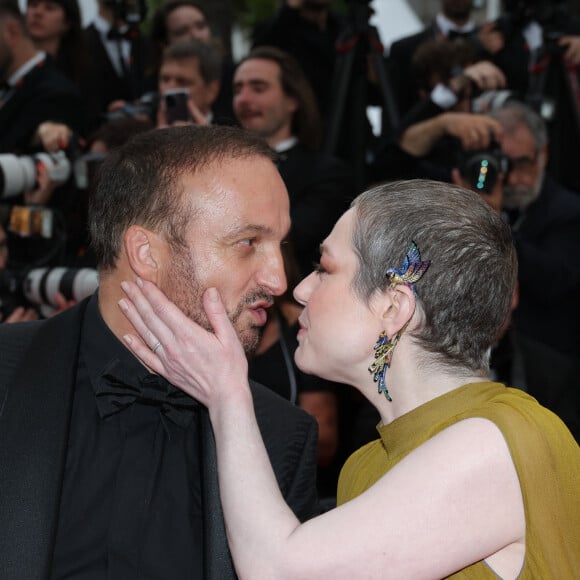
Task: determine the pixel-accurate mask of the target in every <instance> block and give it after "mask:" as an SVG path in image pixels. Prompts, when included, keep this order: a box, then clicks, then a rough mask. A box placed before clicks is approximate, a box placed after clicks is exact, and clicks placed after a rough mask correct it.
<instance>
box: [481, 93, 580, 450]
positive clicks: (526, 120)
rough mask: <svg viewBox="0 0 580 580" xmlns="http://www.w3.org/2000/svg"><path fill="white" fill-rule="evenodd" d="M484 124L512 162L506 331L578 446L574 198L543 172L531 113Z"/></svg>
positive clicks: (531, 385) (506, 202) (579, 202)
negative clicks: (511, 274) (510, 311)
mask: <svg viewBox="0 0 580 580" xmlns="http://www.w3.org/2000/svg"><path fill="white" fill-rule="evenodd" d="M490 117H492V118H494V119H495V120H496V121H498V122H499V123H500V124H501V126H502V129H503V136H502V139H501V148H502V151H503V153H504V154H505V155H507V156H508V157H509V158H510V159H511V160H512V163H511V165H512V167H511V170H510V172H509V174H508V176H507V177H506V178H505V182H504V188H503V202H502V205H503V208H504V209H505V210H506V211H507V213H508V215H509V217H510V221H511V224H512V231H513V235H514V241H515V245H516V249H517V253H518V264H519V268H518V270H519V271H518V279H519V285H520V288H519V304H518V307H517V308H516V310H515V311H514V316H513V325H514V329H515V343H516V347H517V349H518V351H519V353H520V355H521V357H522V364H523V371H524V375H525V382H526V386H527V390H528V391H529V392H530V393H531V394H532V395H533V396H534V397H535V398H537V399H538V401H540V403H542V404H543V405H545V406H546V407H548V408H549V409H551V410H552V411H554V412H555V413H557V414H558V415H559V416H560V417H561V418H562V420H563V421H564V422H565V423H566V424H567V425H568V428H569V429H570V431H571V432H572V434H573V435H574V436H575V437H576V440H577V441H580V390H579V389H578V385H577V380H578V373H579V372H580V333H579V332H578V328H580V301H579V300H578V296H579V295H580V257H579V256H578V253H577V252H576V251H575V248H578V247H579V246H580V196H579V195H578V193H577V192H574V191H570V190H568V189H566V188H564V187H562V185H560V184H559V183H558V182H557V181H556V180H555V179H554V178H553V177H552V176H551V175H550V174H549V172H548V171H547V170H546V167H547V163H548V154H549V144H548V132H547V128H546V126H545V123H544V122H543V121H542V119H541V118H540V116H539V115H538V114H537V113H535V112H534V111H533V110H532V109H530V107H528V106H526V105H523V104H521V103H516V102H512V103H509V104H506V105H505V106H504V107H502V108H500V109H498V110H497V111H494V112H492V113H490Z"/></svg>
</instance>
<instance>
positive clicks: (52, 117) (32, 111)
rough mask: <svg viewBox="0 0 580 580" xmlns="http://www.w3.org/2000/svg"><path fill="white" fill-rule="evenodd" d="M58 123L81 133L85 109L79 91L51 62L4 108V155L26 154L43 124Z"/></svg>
mask: <svg viewBox="0 0 580 580" xmlns="http://www.w3.org/2000/svg"><path fill="white" fill-rule="evenodd" d="M44 121H57V122H60V123H65V124H66V125H68V126H69V127H71V128H72V129H73V130H75V131H77V132H81V131H82V129H83V126H84V108H83V104H82V101H81V97H80V93H79V91H78V89H77V87H76V86H75V85H74V84H73V83H72V81H70V80H69V79H67V78H66V77H65V76H64V75H63V74H62V73H61V72H60V71H59V70H58V69H57V68H56V65H55V64H54V62H53V61H52V60H51V59H50V58H47V59H46V60H45V61H44V62H43V63H41V64H40V65H38V66H36V67H34V68H33V69H32V70H31V71H30V72H29V73H28V74H27V75H26V76H25V77H24V78H23V79H22V81H21V82H20V83H19V84H18V86H17V87H16V88H15V90H14V93H13V94H12V96H11V97H10V98H9V99H8V100H7V101H6V102H5V103H4V105H3V106H1V107H0V127H2V130H0V152H5V153H13V152H23V151H26V150H27V149H28V148H29V147H30V142H31V140H32V137H33V135H34V132H35V131H36V128H37V127H38V125H40V123H42V122H44Z"/></svg>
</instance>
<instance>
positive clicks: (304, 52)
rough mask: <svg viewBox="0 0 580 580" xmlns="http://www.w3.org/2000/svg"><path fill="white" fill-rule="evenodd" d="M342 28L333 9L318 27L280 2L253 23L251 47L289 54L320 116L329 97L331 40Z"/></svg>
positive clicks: (333, 58)
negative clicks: (274, 10)
mask: <svg viewBox="0 0 580 580" xmlns="http://www.w3.org/2000/svg"><path fill="white" fill-rule="evenodd" d="M343 29H344V22H343V20H342V19H341V18H340V17H339V16H338V15H336V14H334V13H333V12H329V13H328V19H327V22H326V28H325V29H324V30H321V29H320V27H319V26H318V25H317V24H316V23H314V22H311V21H309V20H306V19H305V18H303V17H302V16H301V15H300V12H299V10H297V9H295V8H290V7H288V5H287V4H285V3H284V4H283V5H282V7H281V8H280V10H278V12H277V13H276V14H275V15H274V16H272V17H271V18H269V19H268V20H266V21H264V22H261V23H259V24H258V25H257V26H256V28H255V29H254V32H253V46H260V45H269V46H277V47H278V48H280V49H282V50H284V51H286V52H288V53H290V54H291V55H292V56H293V57H294V58H295V59H296V60H297V61H298V63H299V64H300V66H301V67H302V70H303V71H304V74H305V75H306V78H307V79H308V81H309V82H310V85H311V86H312V89H313V90H314V94H315V95H316V100H317V103H318V108H319V110H320V112H321V114H323V115H324V113H325V112H326V111H328V103H329V102H330V101H331V100H332V99H331V88H332V78H333V74H334V63H335V60H336V52H335V43H336V41H337V39H338V37H339V34H340V33H341V31H342V30H343Z"/></svg>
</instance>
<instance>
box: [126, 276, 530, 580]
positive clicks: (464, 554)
mask: <svg viewBox="0 0 580 580" xmlns="http://www.w3.org/2000/svg"><path fill="white" fill-rule="evenodd" d="M123 287H124V289H125V291H126V293H127V296H128V298H129V299H130V300H122V301H121V303H120V305H121V308H122V309H123V312H124V313H125V314H126V316H127V317H128V319H129V320H130V321H131V323H132V324H133V325H134V326H135V328H136V330H137V331H138V332H139V334H140V335H141V337H142V340H141V339H140V338H138V337H137V336H128V337H127V338H126V340H127V344H128V345H129V347H130V348H131V349H132V350H133V352H135V354H136V355H137V356H139V357H140V358H141V359H142V360H143V362H144V363H145V364H146V365H147V366H149V367H150V368H151V369H153V370H154V371H155V372H158V373H160V374H163V375H164V376H165V377H166V378H167V379H168V380H169V381H171V382H172V383H173V384H175V385H176V386H179V387H181V388H182V389H183V390H185V391H186V392H187V393H189V394H190V395H192V396H193V397H195V398H196V399H198V400H199V401H200V402H202V403H203V404H204V405H206V406H207V407H208V408H209V412H210V417H211V421H212V425H213V428H214V432H215V437H216V444H217V452H218V470H219V481H220V493H221V496H222V503H223V508H224V514H225V519H226V526H227V532H228V540H229V542H230V548H231V551H232V556H233V559H234V562H235V565H236V569H237V571H238V574H239V575H240V577H241V578H251V579H255V578H260V579H261V578H288V579H292V580H299V579H301V578H304V579H312V578H330V577H332V578H337V579H338V578H345V579H347V578H348V579H350V578H361V577H365V578H385V577H388V578H413V579H421V578H441V577H443V576H446V575H448V574H451V573H452V572H454V571H457V570H459V569H461V568H463V567H465V566H467V565H469V564H471V563H473V562H477V561H479V560H481V559H484V558H487V557H489V556H491V555H492V554H495V553H497V552H498V551H500V550H502V549H504V548H506V547H508V546H509V548H508V552H506V551H505V550H503V552H502V554H506V553H507V560H506V558H504V559H502V560H501V561H500V562H499V564H497V565H498V566H499V568H498V569H497V572H498V573H500V574H501V575H502V577H504V578H509V577H513V578H515V577H516V576H517V572H518V571H519V567H521V563H522V561H523V539H524V535H525V521H524V514H523V503H522V498H521V491H520V487H519V481H518V478H517V475H516V472H515V468H514V466H513V462H512V460H511V457H510V454H509V450H508V448H507V445H506V443H505V440H504V438H503V436H502V435H501V433H500V431H499V430H498V429H497V427H496V426H495V425H494V424H493V423H491V422H489V421H487V420H484V419H469V420H466V421H462V422H460V423H458V424H456V425H454V426H452V427H449V428H448V429H445V430H444V431H443V432H441V433H439V434H438V435H436V436H435V437H433V438H432V439H430V440H429V441H427V442H426V443H424V444H423V445H421V446H420V447H419V448H418V449H416V450H415V451H413V452H412V453H410V454H409V455H408V456H407V457H406V458H405V459H403V460H402V461H401V462H400V463H398V464H397V465H396V466H395V467H394V468H393V469H391V470H390V471H389V472H388V473H387V474H386V475H385V476H384V477H382V478H381V479H380V480H379V481H378V482H377V483H376V484H375V485H373V486H372V487H371V488H370V489H369V490H368V491H366V492H365V493H363V494H362V495H361V496H359V497H358V498H356V499H354V500H352V501H350V502H348V503H347V504H345V505H343V506H341V507H339V508H336V509H334V510H331V511H330V512H327V513H326V514H324V515H322V516H320V517H318V518H314V519H313V520H310V521H308V522H306V523H304V524H299V522H298V521H297V519H296V518H295V516H294V515H293V514H292V512H291V510H290V509H289V508H288V507H287V506H286V504H285V503H284V500H283V498H282V496H281V494H280V492H279V489H278V485H277V484H276V480H275V477H274V474H273V472H272V469H271V467H270V464H269V461H268V457H267V454H266V451H265V449H264V446H263V443H262V440H261V437H260V433H259V430H258V427H257V425H256V420H255V416H254V411H253V406H252V400H251V395H250V392H249V388H248V383H247V363H246V359H245V356H244V354H243V351H242V348H241V346H240V345H239V342H238V340H237V336H236V334H235V331H234V330H233V328H232V326H231V324H230V323H229V320H228V318H227V316H226V313H225V311H224V308H223V305H222V303H221V301H220V300H219V296H218V295H217V292H216V291H215V289H210V290H208V291H207V292H206V294H205V295H204V307H205V309H206V313H207V315H208V319H209V321H210V323H211V324H212V326H213V328H214V331H215V333H214V334H211V333H208V332H207V331H205V330H203V329H202V328H200V327H199V326H197V325H195V324H194V323H193V322H191V321H190V320H188V319H187V318H186V317H185V316H184V315H183V314H182V313H181V312H180V311H179V310H178V309H177V307H175V306H174V305H173V304H171V303H170V302H169V301H168V300H167V299H166V298H165V297H164V296H163V294H162V293H161V292H160V291H159V290H157V289H156V288H155V287H154V286H153V285H152V284H150V283H147V282H145V283H143V284H142V288H139V287H138V286H137V285H136V284H133V283H124V284H123ZM157 341H159V342H160V343H161V347H160V348H158V349H157V350H156V352H155V353H153V352H152V351H151V350H150V349H151V347H153V346H154V345H155V344H156V342H157Z"/></svg>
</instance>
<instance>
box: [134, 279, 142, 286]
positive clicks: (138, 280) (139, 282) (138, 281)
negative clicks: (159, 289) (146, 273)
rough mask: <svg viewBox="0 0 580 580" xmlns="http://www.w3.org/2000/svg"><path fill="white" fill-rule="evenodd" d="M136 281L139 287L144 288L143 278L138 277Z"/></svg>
mask: <svg viewBox="0 0 580 580" xmlns="http://www.w3.org/2000/svg"><path fill="white" fill-rule="evenodd" d="M135 282H136V283H137V286H139V288H143V280H141V278H139V277H137V279H136V280H135Z"/></svg>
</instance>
